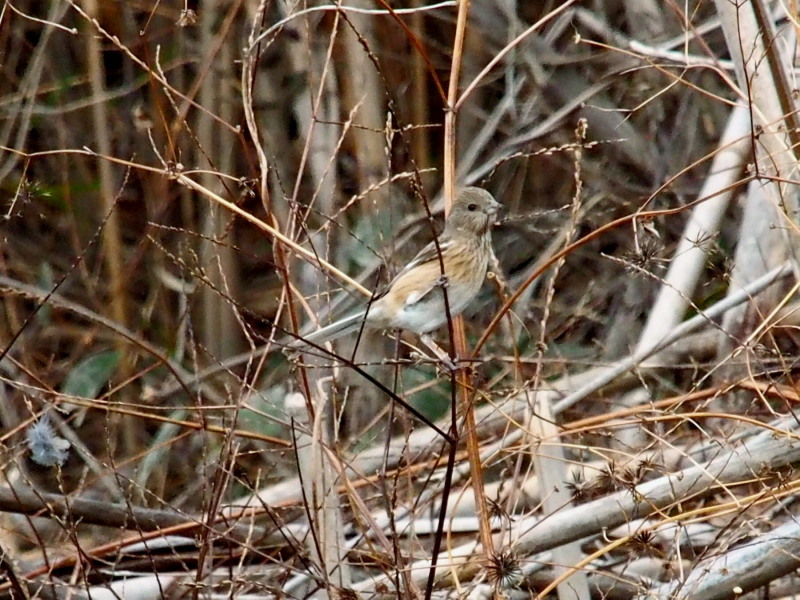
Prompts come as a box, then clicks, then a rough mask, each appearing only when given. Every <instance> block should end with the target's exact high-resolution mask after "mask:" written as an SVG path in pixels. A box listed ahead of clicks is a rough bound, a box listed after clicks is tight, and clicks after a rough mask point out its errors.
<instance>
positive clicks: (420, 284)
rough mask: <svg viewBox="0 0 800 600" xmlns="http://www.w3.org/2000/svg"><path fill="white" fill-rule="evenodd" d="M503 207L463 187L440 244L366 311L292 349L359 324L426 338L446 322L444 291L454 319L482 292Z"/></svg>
mask: <svg viewBox="0 0 800 600" xmlns="http://www.w3.org/2000/svg"><path fill="white" fill-rule="evenodd" d="M501 206H502V205H501V204H500V203H499V202H497V201H496V200H495V199H494V198H493V197H492V195H491V194H490V193H489V192H487V191H486V190H483V189H481V188H476V187H468V188H466V189H464V190H463V191H462V192H461V193H460V194H459V195H458V197H457V198H456V201H455V202H454V203H453V207H452V210H451V211H450V215H449V216H448V217H447V221H446V223H445V227H444V231H443V232H442V235H441V236H439V238H438V246H437V244H436V243H435V242H431V243H429V244H428V245H427V246H425V247H424V248H423V249H422V250H420V252H419V253H418V254H417V255H416V256H415V257H414V259H413V260H412V261H411V262H410V263H408V264H407V265H406V266H405V267H404V268H403V270H402V271H400V273H398V274H397V276H396V277H395V278H394V279H393V280H392V281H391V282H390V283H389V284H388V285H387V286H386V287H385V288H384V289H383V291H381V292H380V293H379V294H378V295H377V296H375V297H374V298H373V301H372V302H371V303H370V305H369V306H368V307H367V308H365V309H363V310H360V311H358V312H356V313H354V314H351V315H349V316H347V317H344V318H342V319H339V320H338V321H335V322H334V323H331V324H330V325H327V326H326V327H323V328H322V329H319V330H317V331H315V332H313V333H311V334H309V335H307V336H305V338H303V339H300V340H296V341H295V342H293V343H292V344H291V345H290V347H292V348H298V347H303V346H305V345H309V344H316V345H319V344H322V343H324V342H327V341H330V340H333V339H336V338H338V337H341V336H343V335H346V334H348V333H350V332H351V331H357V330H358V329H360V328H361V325H362V322H363V323H364V324H365V325H367V326H368V327H371V328H375V329H407V330H409V331H413V332H414V333H416V334H419V335H421V336H422V337H423V339H426V337H427V334H429V333H430V332H431V331H433V330H435V329H437V328H439V327H441V326H442V325H444V324H445V323H446V322H447V311H446V310H445V301H444V293H443V291H442V289H443V288H446V289H447V303H448V305H449V308H450V316H452V317H455V316H456V315H458V314H461V312H462V311H463V310H464V309H465V308H466V307H467V305H468V304H469V303H470V302H471V301H472V299H473V298H474V297H475V295H476V294H477V293H478V291H479V290H480V288H481V285H482V283H483V280H484V279H485V278H486V270H487V269H488V267H489V261H490V259H491V257H492V235H491V227H492V225H494V222H495V215H496V214H497V212H498V211H499V210H500V208H501ZM440 253H441V262H440V258H439V254H440ZM442 264H444V273H442ZM427 339H428V340H429V339H430V338H427ZM437 348H438V347H437ZM437 354H438V352H437Z"/></svg>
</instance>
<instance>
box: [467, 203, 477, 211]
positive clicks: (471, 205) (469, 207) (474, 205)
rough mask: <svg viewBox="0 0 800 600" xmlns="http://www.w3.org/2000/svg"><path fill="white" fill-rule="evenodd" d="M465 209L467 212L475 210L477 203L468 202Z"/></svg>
mask: <svg viewBox="0 0 800 600" xmlns="http://www.w3.org/2000/svg"><path fill="white" fill-rule="evenodd" d="M467 210H468V211H469V212H475V211H476V210H478V205H477V204H468V205H467Z"/></svg>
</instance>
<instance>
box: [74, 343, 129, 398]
mask: <svg viewBox="0 0 800 600" xmlns="http://www.w3.org/2000/svg"><path fill="white" fill-rule="evenodd" d="M119 359H120V356H119V352H117V351H116V350H106V351H105V352H98V353H97V354H93V355H91V356H88V357H86V358H84V359H83V360H82V361H81V362H79V363H78V364H77V365H75V366H74V367H73V368H72V370H71V371H70V372H69V373H68V374H67V377H66V379H64V383H63V384H62V386H61V391H62V393H64V394H67V395H69V396H80V397H82V398H96V397H97V394H98V393H99V392H100V390H101V389H103V386H104V385H106V384H107V383H108V380H109V379H111V376H112V375H113V374H114V371H116V370H117V365H118V364H119Z"/></svg>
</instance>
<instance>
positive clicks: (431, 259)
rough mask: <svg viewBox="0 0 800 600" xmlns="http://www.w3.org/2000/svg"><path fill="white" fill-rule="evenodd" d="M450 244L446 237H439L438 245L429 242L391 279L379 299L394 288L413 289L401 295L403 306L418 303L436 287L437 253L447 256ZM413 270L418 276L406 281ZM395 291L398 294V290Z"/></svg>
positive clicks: (437, 278) (439, 271)
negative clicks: (403, 297) (403, 301)
mask: <svg viewBox="0 0 800 600" xmlns="http://www.w3.org/2000/svg"><path fill="white" fill-rule="evenodd" d="M451 244H452V240H451V239H450V238H449V237H447V236H442V237H440V238H439V243H438V245H437V244H436V243H434V242H430V243H429V244H428V245H427V246H425V247H424V248H423V249H422V250H420V251H419V252H418V253H417V255H416V256H415V257H414V258H413V259H412V260H411V262H409V263H408V264H407V265H406V266H405V267H403V270H402V271H400V272H399V273H398V274H397V275H396V276H395V278H394V279H392V281H391V282H390V283H389V285H387V286H386V288H384V290H383V291H382V292H381V294H380V297H382V296H385V295H386V294H387V293H388V292H389V290H391V289H392V288H394V287H403V288H406V287H409V288H411V287H415V288H417V289H409V290H408V294H407V295H406V294H403V295H404V296H405V298H406V300H405V305H406V306H408V305H410V304H415V303H417V302H419V301H420V300H421V299H422V298H424V297H425V296H427V295H428V294H429V293H430V291H431V290H432V289H434V288H435V287H436V286H437V283H438V281H439V278H440V276H441V263H440V262H439V253H440V252H441V253H442V255H444V254H447V250H448V248H449V247H450V246H451ZM414 270H417V272H418V275H419V276H418V277H414V279H413V280H411V279H408V278H407V275H408V274H409V273H411V271H414ZM420 284H424V285H420ZM395 291H396V292H399V291H400V290H395Z"/></svg>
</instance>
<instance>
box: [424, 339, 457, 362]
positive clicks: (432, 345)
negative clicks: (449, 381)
mask: <svg viewBox="0 0 800 600" xmlns="http://www.w3.org/2000/svg"><path fill="white" fill-rule="evenodd" d="M419 339H420V340H421V341H422V343H423V344H425V345H426V346H427V347H428V348H429V349H430V351H431V352H433V353H434V354H435V355H436V358H438V359H439V360H440V361H442V364H443V365H444V366H445V367H447V368H448V369H449V370H450V371H455V370H456V369H457V368H458V367H457V366H456V363H455V362H453V359H452V358H450V355H449V354H448V353H447V352H445V351H444V350H442V348H441V347H440V346H439V344H437V343H436V342H434V341H433V338H432V337H431V335H430V334H429V333H423V334H421V335H420V336H419Z"/></svg>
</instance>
